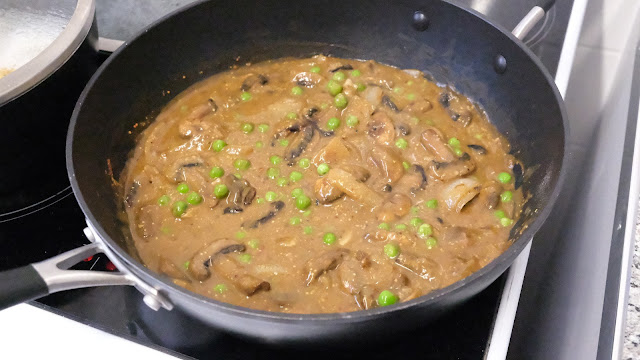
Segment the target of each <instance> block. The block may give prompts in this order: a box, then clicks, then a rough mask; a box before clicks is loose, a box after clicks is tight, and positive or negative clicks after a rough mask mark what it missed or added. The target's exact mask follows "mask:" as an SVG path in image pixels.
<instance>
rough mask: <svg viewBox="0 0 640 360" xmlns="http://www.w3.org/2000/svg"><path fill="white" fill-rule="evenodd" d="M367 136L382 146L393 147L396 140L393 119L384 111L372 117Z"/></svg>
mask: <svg viewBox="0 0 640 360" xmlns="http://www.w3.org/2000/svg"><path fill="white" fill-rule="evenodd" d="M367 134H369V136H371V137H372V138H374V139H375V140H376V142H378V143H379V144H382V145H391V144H392V143H393V140H394V139H395V138H396V131H395V128H394V127H393V121H392V120H391V118H390V117H389V116H388V115H387V114H385V113H384V112H382V111H377V112H375V113H374V114H373V115H371V119H370V120H369V123H368V124H367Z"/></svg>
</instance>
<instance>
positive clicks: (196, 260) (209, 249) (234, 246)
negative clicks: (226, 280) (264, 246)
mask: <svg viewBox="0 0 640 360" xmlns="http://www.w3.org/2000/svg"><path fill="white" fill-rule="evenodd" d="M245 249H246V248H245V246H244V245H242V244H239V243H238V242H236V241H234V240H230V239H218V240H215V241H213V242H212V243H211V244H208V245H206V246H205V247H203V248H202V249H200V250H199V251H198V252H197V253H196V254H195V255H194V256H193V258H192V259H191V260H190V261H189V267H188V269H189V273H190V274H191V276H192V277H194V278H195V279H196V280H199V281H203V280H206V279H208V278H209V277H210V276H211V270H210V267H211V264H212V261H214V260H213V259H214V257H215V256H216V255H218V254H228V253H230V252H244V251H245Z"/></svg>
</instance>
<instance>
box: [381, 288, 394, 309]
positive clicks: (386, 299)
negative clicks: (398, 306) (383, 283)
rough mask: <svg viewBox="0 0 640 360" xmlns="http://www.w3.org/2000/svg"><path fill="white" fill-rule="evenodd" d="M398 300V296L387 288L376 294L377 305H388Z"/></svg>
mask: <svg viewBox="0 0 640 360" xmlns="http://www.w3.org/2000/svg"><path fill="white" fill-rule="evenodd" d="M397 302H398V297H397V296H396V295H395V294H394V293H392V292H391V291H389V290H384V291H382V292H381V293H380V295H378V305H380V306H389V305H393V304H395V303H397Z"/></svg>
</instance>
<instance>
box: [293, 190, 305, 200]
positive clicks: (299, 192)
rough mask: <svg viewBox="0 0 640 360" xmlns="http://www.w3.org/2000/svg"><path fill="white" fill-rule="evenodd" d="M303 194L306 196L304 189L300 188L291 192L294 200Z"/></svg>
mask: <svg viewBox="0 0 640 360" xmlns="http://www.w3.org/2000/svg"><path fill="white" fill-rule="evenodd" d="M303 194H304V191H302V189H300V188H295V189H293V190H292V191H291V197H292V198H294V199H295V198H297V197H298V196H300V195H303Z"/></svg>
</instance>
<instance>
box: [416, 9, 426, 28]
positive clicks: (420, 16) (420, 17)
mask: <svg viewBox="0 0 640 360" xmlns="http://www.w3.org/2000/svg"><path fill="white" fill-rule="evenodd" d="M428 27H429V18H428V17H427V15H425V14H424V12H422V11H421V10H418V11H416V12H414V13H413V28H414V29H416V30H418V31H425V30H427V28H428Z"/></svg>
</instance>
